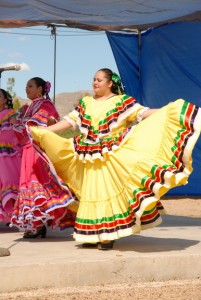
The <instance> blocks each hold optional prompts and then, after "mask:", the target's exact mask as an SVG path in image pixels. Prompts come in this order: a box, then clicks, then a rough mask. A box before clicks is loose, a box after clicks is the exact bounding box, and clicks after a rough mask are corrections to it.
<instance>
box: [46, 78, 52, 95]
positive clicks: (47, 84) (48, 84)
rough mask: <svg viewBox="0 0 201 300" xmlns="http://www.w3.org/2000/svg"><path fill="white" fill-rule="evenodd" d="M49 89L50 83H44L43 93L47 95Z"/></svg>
mask: <svg viewBox="0 0 201 300" xmlns="http://www.w3.org/2000/svg"><path fill="white" fill-rule="evenodd" d="M50 88H51V83H50V82H49V81H46V83H45V93H46V94H49V92H50Z"/></svg>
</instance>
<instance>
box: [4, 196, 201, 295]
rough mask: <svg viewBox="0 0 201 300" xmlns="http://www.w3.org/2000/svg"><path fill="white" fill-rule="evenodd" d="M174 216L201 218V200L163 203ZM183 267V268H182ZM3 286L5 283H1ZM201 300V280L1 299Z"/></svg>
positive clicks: (42, 292) (66, 290) (52, 291)
mask: <svg viewBox="0 0 201 300" xmlns="http://www.w3.org/2000/svg"><path fill="white" fill-rule="evenodd" d="M162 202H163V205H164V207H165V208H166V210H167V213H168V214H170V215H178V216H189V217H193V218H201V199H190V198H185V199H176V200H172V199H166V200H162ZM178 267H179V266H178ZM2 275H3V274H2ZM0 284H1V283H0ZM27 299H29V300H122V299H126V300H145V299H146V300H170V299H171V300H200V299H201V278H198V279H196V280H183V281H180V280H173V281H166V282H148V283H147V282H145V283H135V282H134V283H133V284H127V285H126V284H122V285H112V286H105V285H103V286H90V287H79V288H76V287H73V288H70V287H68V288H59V289H58V288H57V289H40V290H34V291H30V290H27V291H23V292H16V293H6V294H1V293H0V300H27Z"/></svg>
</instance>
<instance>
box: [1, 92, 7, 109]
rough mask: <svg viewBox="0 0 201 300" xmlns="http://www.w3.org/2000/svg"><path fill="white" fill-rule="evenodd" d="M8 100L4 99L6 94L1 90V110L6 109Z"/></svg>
mask: <svg viewBox="0 0 201 300" xmlns="http://www.w3.org/2000/svg"><path fill="white" fill-rule="evenodd" d="M6 101H7V100H6V98H5V97H4V94H3V93H2V91H1V90H0V110H2V109H4V108H5V106H6Z"/></svg>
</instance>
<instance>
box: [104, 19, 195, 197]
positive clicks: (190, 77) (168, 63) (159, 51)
mask: <svg viewBox="0 0 201 300" xmlns="http://www.w3.org/2000/svg"><path fill="white" fill-rule="evenodd" d="M200 32H201V22H192V23H191V22H190V23H189V22H188V23H187V22H177V23H172V24H168V25H163V26H160V27H157V28H153V29H150V30H148V31H146V32H144V33H142V34H141V35H140V36H139V34H130V33H129V34H126V33H113V32H107V37H108V40H109V42H110V45H111V48H112V51H113V54H114V57H115V60H116V64H117V67H118V70H119V73H120V75H121V78H122V81H123V84H124V86H125V90H126V93H127V94H129V95H132V96H134V97H135V98H136V99H137V100H138V101H139V102H140V103H142V104H143V105H145V106H149V107H151V108H159V107H162V106H164V105H166V104H167V103H169V102H170V101H173V100H176V99H178V98H183V99H185V100H187V101H190V102H192V103H194V104H196V105H198V106H201V72H200V70H201V39H200ZM193 167H194V172H193V174H192V175H191V176H190V179H189V184H188V185H186V186H182V187H177V188H175V189H173V190H171V191H170V192H169V193H168V194H169V195H170V194H171V195H188V196H190V195H191V196H195V195H201V183H200V182H201V138H200V139H199V140H198V142H197V144H196V147H195V149H194V152H193Z"/></svg>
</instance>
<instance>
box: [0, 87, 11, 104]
mask: <svg viewBox="0 0 201 300" xmlns="http://www.w3.org/2000/svg"><path fill="white" fill-rule="evenodd" d="M0 91H1V92H2V94H3V95H4V98H5V99H6V106H7V108H13V98H12V96H11V94H10V93H9V92H7V91H5V90H4V89H0Z"/></svg>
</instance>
